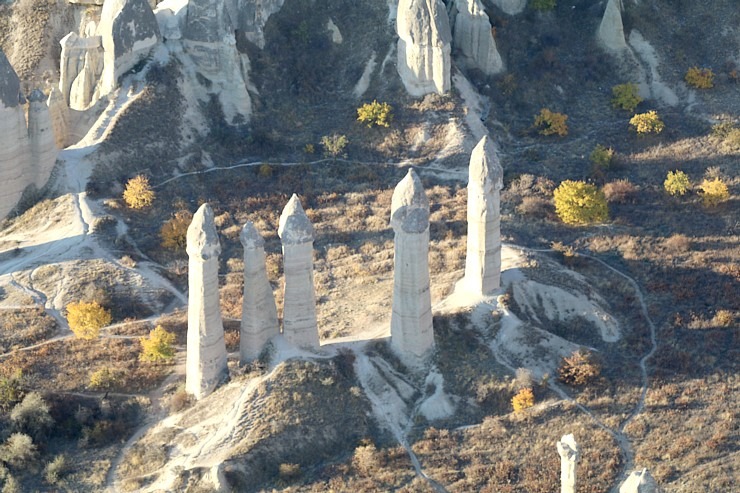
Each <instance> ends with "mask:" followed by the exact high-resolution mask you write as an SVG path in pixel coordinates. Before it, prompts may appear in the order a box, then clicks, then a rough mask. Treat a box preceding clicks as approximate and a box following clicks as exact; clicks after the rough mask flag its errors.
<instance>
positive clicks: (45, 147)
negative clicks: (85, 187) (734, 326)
mask: <svg viewBox="0 0 740 493" xmlns="http://www.w3.org/2000/svg"><path fill="white" fill-rule="evenodd" d="M28 141H29V143H30V148H31V177H30V180H29V182H30V183H33V184H35V185H36V187H37V188H41V187H43V186H44V185H46V182H47V180H48V179H49V175H50V174H51V170H52V169H53V168H54V164H55V163H56V160H57V153H58V149H57V145H56V139H55V137H54V128H53V125H52V122H51V114H50V113H49V107H48V106H47V104H46V96H45V95H44V93H43V92H41V91H40V90H39V89H36V90H34V91H33V92H32V93H31V95H30V96H28Z"/></svg>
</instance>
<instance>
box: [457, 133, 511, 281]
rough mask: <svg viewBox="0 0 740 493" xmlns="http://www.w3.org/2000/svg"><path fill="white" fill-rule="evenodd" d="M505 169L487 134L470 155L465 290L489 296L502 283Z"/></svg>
mask: <svg viewBox="0 0 740 493" xmlns="http://www.w3.org/2000/svg"><path fill="white" fill-rule="evenodd" d="M503 177H504V170H503V168H502V167H501V164H500V163H499V160H498V157H497V156H496V148H495V146H494V144H493V142H492V141H491V139H489V138H488V136H485V137H483V138H482V139H481V141H480V142H478V145H476V146H475V149H473V153H472V154H471V156H470V167H469V178H468V248H467V255H466V257H465V278H464V279H463V286H464V288H465V289H466V290H468V291H471V292H474V293H477V294H482V295H489V294H491V293H493V292H494V291H495V290H497V289H498V288H499V286H500V285H501V212H500V204H501V189H502V188H503Z"/></svg>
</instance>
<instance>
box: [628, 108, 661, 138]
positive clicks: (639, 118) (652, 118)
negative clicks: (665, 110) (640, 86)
mask: <svg viewBox="0 0 740 493" xmlns="http://www.w3.org/2000/svg"><path fill="white" fill-rule="evenodd" d="M630 125H632V128H634V129H635V131H636V132H637V133H638V134H640V135H645V134H659V133H660V132H662V131H663V129H664V128H665V124H664V123H663V121H662V120H661V119H660V117H659V116H658V112H657V111H655V110H650V111H648V112H647V113H638V114H637V115H635V116H633V117H632V118H631V119H630Z"/></svg>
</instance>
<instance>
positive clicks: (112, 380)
mask: <svg viewBox="0 0 740 493" xmlns="http://www.w3.org/2000/svg"><path fill="white" fill-rule="evenodd" d="M119 379H120V374H119V373H118V372H117V371H115V370H113V369H111V368H109V367H107V366H104V367H103V368H100V369H98V370H95V371H94V372H92V373H91V374H90V384H89V387H90V388H91V389H92V390H111V389H112V388H113V387H114V386H115V385H116V384H117V383H118V380H119Z"/></svg>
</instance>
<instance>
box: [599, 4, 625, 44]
mask: <svg viewBox="0 0 740 493" xmlns="http://www.w3.org/2000/svg"><path fill="white" fill-rule="evenodd" d="M597 37H598V39H599V42H600V43H601V45H602V46H603V47H604V48H606V49H607V50H609V51H614V52H618V51H622V50H626V49H627V41H626V40H625V38H624V25H623V24H622V0H609V3H607V4H606V10H605V11H604V17H602V18H601V24H599V31H598V32H597Z"/></svg>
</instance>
